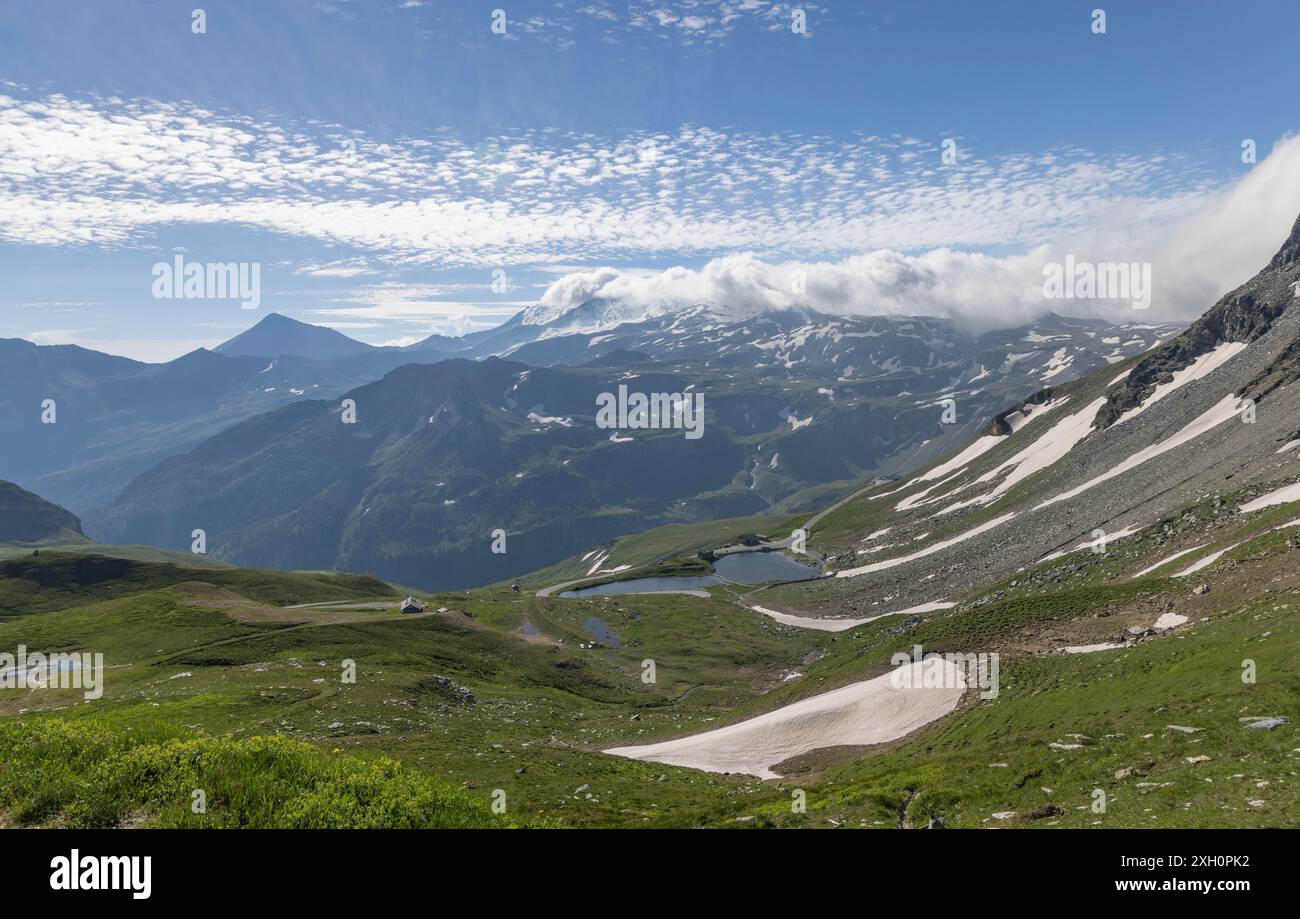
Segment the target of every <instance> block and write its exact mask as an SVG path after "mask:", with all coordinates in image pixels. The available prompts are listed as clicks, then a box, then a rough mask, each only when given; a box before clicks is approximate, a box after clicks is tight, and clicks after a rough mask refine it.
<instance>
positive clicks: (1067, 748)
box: [0, 485, 1300, 827]
mask: <svg viewBox="0 0 1300 919" xmlns="http://www.w3.org/2000/svg"><path fill="white" fill-rule="evenodd" d="M1263 487H1264V486H1262V485H1251V486H1247V487H1246V488H1244V489H1240V490H1239V492H1236V493H1233V494H1232V495H1231V496H1229V497H1230V500H1228V501H1224V500H1222V499H1221V497H1213V498H1207V499H1206V500H1205V501H1204V502H1202V503H1201V504H1198V505H1195V506H1192V507H1188V508H1185V509H1183V510H1182V511H1181V512H1180V513H1178V514H1176V515H1173V516H1171V517H1170V518H1169V519H1168V520H1165V521H1162V522H1160V523H1158V524H1157V525H1154V526H1151V527H1148V528H1147V530H1145V531H1143V532H1142V533H1141V534H1139V535H1137V536H1133V537H1130V538H1128V539H1125V540H1119V541H1116V542H1114V543H1113V544H1111V546H1110V547H1109V548H1108V551H1107V552H1106V553H1105V554H1096V553H1092V552H1088V551H1081V552H1076V553H1071V554H1069V555H1066V556H1064V557H1061V558H1057V559H1054V560H1052V561H1050V562H1044V563H1042V564H1039V565H1036V566H1034V567H1032V568H1030V569H1028V570H1026V571H1023V572H1020V573H1018V574H1017V575H1016V576H1015V577H1013V578H1008V579H1007V580H1006V581H1004V582H1001V583H998V584H993V585H991V586H989V587H987V588H986V589H984V590H982V591H980V592H978V593H975V594H972V595H970V596H968V597H966V598H964V600H963V602H962V603H961V604H960V605H958V606H956V607H954V608H952V609H948V610H937V611H934V612H932V613H928V614H924V615H909V616H891V617H885V618H882V619H878V620H876V621H874V622H871V623H868V624H866V625H863V626H860V627H858V628H855V629H852V630H849V631H846V632H842V633H838V634H832V633H826V632H817V631H812V630H808V629H800V628H794V627H790V626H785V625H781V624H779V623H777V622H774V621H773V620H771V619H769V618H768V617H766V616H763V615H761V614H759V613H756V612H754V611H752V610H750V609H747V608H745V606H744V605H742V604H741V603H738V602H736V600H737V595H738V594H739V595H740V596H741V597H744V596H745V594H744V592H743V589H740V588H729V587H718V588H714V589H712V590H711V591H710V592H709V593H710V596H709V597H707V598H699V597H692V596H619V597H603V598H597V599H584V600H563V599H559V598H548V599H541V598H538V597H536V596H534V595H533V593H532V592H516V591H511V590H509V589H503V588H492V589H482V590H474V591H466V592H459V593H443V594H436V595H433V596H431V597H430V604H429V612H426V613H424V614H421V615H401V614H398V613H396V612H394V611H393V609H392V604H391V602H375V603H369V602H367V601H368V600H372V599H374V598H375V596H377V595H378V594H377V590H378V589H381V588H376V585H375V583H374V582H373V581H372V579H366V578H357V577H355V576H346V575H324V574H315V575H313V574H286V573H279V572H259V571H247V570H243V569H229V570H225V569H221V570H212V571H201V570H198V569H194V568H183V567H179V566H168V565H156V564H147V563H135V562H129V561H124V560H120V559H118V560H112V559H95V558H93V557H92V558H90V559H87V558H82V557H78V556H74V555H62V554H57V553H42V555H41V556H40V557H38V558H27V559H19V560H16V561H14V562H10V563H6V564H5V565H4V566H0V575H3V576H2V577H0V597H3V598H5V600H4V602H5V603H7V604H8V606H7V607H6V609H7V610H8V612H7V613H6V615H7V616H8V617H10V618H8V619H7V621H0V649H12V648H14V647H16V646H17V645H18V644H26V645H27V646H28V647H29V648H31V649H44V650H87V651H98V652H101V653H103V654H104V658H105V664H106V671H105V676H104V694H103V697H102V698H101V699H98V700H95V701H87V700H85V699H84V698H83V694H82V693H81V692H80V691H79V690H71V689H69V690H43V691H36V690H20V689H10V690H0V732H3V733H0V814H2V815H3V816H2V817H0V819H4V820H7V821H8V822H10V823H13V824H21V825H29V824H30V825H78V826H82V825H95V826H111V825H137V824H144V825H168V826H172V825H176V826H193V825H216V826H236V825H250V826H251V825H270V826H288V825H293V826H330V825H353V824H358V825H396V826H416V825H419V826H424V825H475V826H479V825H489V824H488V823H485V822H476V821H489V820H492V819H493V815H492V813H491V811H490V809H489V805H490V803H491V801H492V800H493V795H494V793H495V792H497V791H498V790H500V791H501V792H504V794H505V796H506V797H505V800H506V802H507V810H506V815H505V816H504V817H502V818H500V819H501V820H502V821H503V822H507V823H513V822H519V823H526V822H528V821H546V822H547V823H548V824H551V825H562V826H602V827H603V826H624V827H642V826H764V825H780V826H799V827H805V826H808V827H815V826H820V827H828V826H835V825H839V826H864V827H896V826H899V825H903V824H905V825H924V824H925V823H927V822H929V821H930V820H931V819H934V820H938V821H941V822H942V823H943V824H945V825H948V826H972V827H974V826H1005V827H1021V826H1047V825H1061V826H1068V825H1078V826H1092V825H1098V826H1107V827H1115V826H1275V825H1297V824H1300V805H1297V803H1296V802H1297V798H1296V796H1295V795H1294V776H1293V773H1294V771H1295V769H1296V763H1297V754H1296V753H1295V752H1294V751H1295V750H1296V748H1297V747H1300V737H1298V736H1297V731H1296V727H1297V725H1296V719H1297V717H1298V716H1300V707H1298V706H1297V700H1298V699H1300V676H1298V675H1297V673H1296V671H1295V667H1294V661H1295V660H1296V659H1298V658H1300V620H1298V619H1297V616H1296V611H1297V610H1300V566H1297V565H1296V564H1295V558H1296V554H1295V553H1296V552H1297V551H1300V539H1297V534H1300V530H1294V529H1292V530H1286V529H1282V530H1277V529H1274V528H1275V527H1277V526H1278V525H1280V524H1282V523H1286V522H1289V521H1290V520H1292V519H1294V517H1295V516H1296V515H1297V508H1296V507H1294V506H1291V507H1286V506H1282V507H1278V508H1275V509H1273V510H1270V511H1265V512H1261V513H1259V514H1257V515H1249V516H1242V515H1239V514H1236V513H1234V512H1233V511H1232V508H1233V507H1234V506H1235V505H1236V503H1237V502H1239V501H1240V500H1242V499H1243V498H1245V497H1247V496H1249V495H1250V494H1252V493H1253V492H1255V491H1258V490H1260V489H1261V488H1263ZM732 529H733V527H732V526H731V523H730V522H727V523H726V524H725V525H724V526H722V528H721V529H719V530H718V531H716V532H703V531H699V530H695V529H694V528H691V529H689V530H682V531H675V532H665V533H660V534H657V535H656V536H654V538H653V541H651V542H648V543H642V544H641V545H640V546H635V545H634V546H631V547H629V551H628V557H629V558H640V557H644V558H646V559H652V558H655V557H658V556H660V555H665V554H666V555H673V554H674V553H676V554H681V553H682V552H684V551H685V550H686V549H687V548H689V547H690V546H691V545H692V544H694V543H696V542H698V541H699V540H701V539H703V540H704V542H705V543H706V544H707V543H714V542H725V541H727V540H728V539H729V538H730V537H731V536H734V535H735V534H732V533H731V530H732ZM649 535H650V534H643V537H637V538H636V539H644V538H645V537H646V536H649ZM1234 544H1237V547H1236V548H1235V549H1233V551H1231V552H1229V553H1227V554H1226V555H1224V556H1223V557H1222V558H1221V559H1220V560H1219V561H1218V562H1217V563H1216V564H1214V565H1211V566H1209V567H1207V568H1205V569H1204V570H1203V571H1201V572H1199V573H1198V575H1197V577H1196V578H1195V579H1194V580H1189V579H1177V578H1171V577H1168V576H1167V574H1168V573H1169V568H1161V569H1157V570H1155V571H1153V572H1152V573H1151V574H1149V575H1146V576H1144V577H1141V578H1135V577H1133V575H1134V574H1135V573H1137V572H1138V571H1140V570H1141V569H1143V568H1146V567H1149V566H1150V565H1152V564H1153V563H1154V562H1156V561H1159V560H1160V559H1162V558H1165V557H1167V556H1168V555H1170V554H1172V553H1173V552H1175V551H1179V550H1181V549H1182V548H1184V547H1186V546H1188V545H1197V546H1199V545H1204V546H1205V549H1203V550H1202V552H1209V551H1211V550H1214V549H1217V548H1222V547H1225V546H1227V545H1234ZM633 552H638V553H641V554H639V555H635V556H634V555H633V554H632V553H633ZM1192 557H1195V556H1189V558H1192ZM10 566H17V567H10ZM1171 567H1172V566H1171ZM1201 584H1203V585H1204V586H1205V587H1206V588H1208V589H1206V590H1203V591H1199V592H1198V591H1193V589H1192V588H1193V587H1196V586H1199V585H1201ZM768 593H773V594H774V595H775V594H777V593H778V592H768ZM390 600H391V598H390ZM327 601H333V602H332V603H329V604H328V605H323V606H315V607H311V608H290V607H292V606H294V605H296V604H299V603H326V602H327ZM748 602H752V598H751V599H750V600H749V601H748ZM440 609H441V610H444V611H443V612H439V611H438V610H440ZM17 612H22V613H25V615H15V613H17ZM1166 612H1173V613H1176V614H1178V615H1182V616H1186V617H1187V624H1186V625H1185V626H1183V627H1181V628H1179V629H1177V630H1175V631H1173V632H1170V633H1165V634H1159V635H1151V636H1147V637H1144V638H1143V639H1142V640H1140V641H1136V642H1133V641H1132V639H1131V636H1129V637H1128V638H1127V639H1126V638H1125V636H1128V635H1129V633H1128V629H1129V628H1130V627H1133V628H1139V629H1141V628H1144V627H1148V626H1150V624H1151V623H1152V622H1153V621H1154V620H1155V619H1156V617H1157V616H1160V615H1162V614H1164V613H1166ZM1117 639H1118V640H1128V641H1130V644H1129V645H1128V646H1127V647H1124V648H1121V649H1118V650H1113V651H1100V652H1096V653H1092V654H1082V655H1069V654H1060V653H1054V652H1056V651H1057V650H1058V649H1059V648H1061V647H1062V646H1064V645H1071V644H1089V643H1096V642H1103V641H1114V640H1117ZM916 644H921V645H922V646H923V647H924V648H926V649H927V650H928V651H953V650H955V651H984V652H997V653H999V654H1001V655H1002V670H1001V691H1000V693H999V695H998V697H997V698H996V699H992V700H979V699H976V698H973V697H971V698H968V700H967V701H966V702H965V703H964V704H963V705H962V707H960V708H959V709H958V710H957V711H956V712H954V713H953V714H951V715H949V716H947V717H946V718H943V719H942V720H940V721H938V722H936V723H934V724H932V725H930V726H929V727H928V728H925V729H923V730H921V731H920V732H918V733H917V734H915V735H913V736H912V737H910V738H907V739H905V740H903V741H901V742H896V743H893V744H890V745H888V746H887V747H886V748H884V749H870V750H868V749H861V748H832V749H826V750H821V751H816V752H815V753H812V754H809V755H807V756H804V757H801V758H798V759H796V760H792V761H788V762H787V763H785V764H783V765H782V766H781V767H780V771H781V772H782V773H783V774H784V776H785V777H784V778H783V779H782V780H780V781H777V782H762V781H759V780H758V779H755V778H753V777H750V776H745V775H719V774H709V773H704V772H698V771H694V770H690V769H683V768H677V767H672V766H664V765H659V764H655V763H643V762H636V761H632V760H626V759H622V758H617V757H611V756H607V755H605V754H603V753H601V752H600V751H601V750H604V749H607V748H610V747H613V746H620V745H625V744H637V743H645V742H649V741H652V740H659V739H665V738H670V737H679V736H683V735H687V734H693V733H696V732H699V731H703V730H708V729H711V728H715V727H718V726H721V725H723V724H726V723H728V722H733V721H738V720H741V719H744V718H747V717H751V716H754V715H757V714H760V713H763V712H766V711H771V710H773V709H775V708H778V707H780V706H783V705H786V704H788V703H791V702H794V701H797V700H799V699H804V698H808V697H810V696H814V695H817V694H819V693H822V692H825V691H827V690H829V689H833V688H836V687H839V686H844V685H846V684H848V683H852V682H856V681H859V680H862V679H866V678H870V677H872V676H876V675H878V674H880V673H883V672H885V670H887V669H888V668H889V666H890V663H889V660H890V657H891V655H893V654H895V653H897V652H899V651H910V650H911V648H912V647H913V646H914V645H916ZM1247 660H1249V661H1251V662H1253V667H1254V672H1255V681H1254V682H1244V681H1243V680H1242V673H1243V662H1244V661H1247ZM348 661H351V662H353V663H354V664H355V670H356V679H355V682H347V681H345V680H344V679H343V673H344V672H345V667H346V666H347V664H346V662H348ZM647 661H652V662H653V666H654V673H655V679H654V681H653V682H646V681H645V680H643V677H642V675H643V673H645V672H646V669H645V668H646V662H647ZM1257 716H1282V717H1288V718H1291V719H1292V720H1291V721H1289V722H1285V723H1283V724H1281V725H1280V726H1277V727H1275V728H1274V729H1272V730H1255V729H1250V728H1247V727H1245V722H1243V721H1241V720H1239V719H1242V718H1249V717H1257ZM1171 725H1173V726H1179V727H1186V728H1191V729H1194V730H1192V731H1191V732H1184V731H1182V730H1179V729H1177V728H1173V727H1170V726H1171ZM1053 744H1056V745H1058V746H1057V747H1053V746H1052V745H1053ZM1076 745H1077V746H1076ZM1201 756H1206V757H1209V759H1207V760H1200V759H1199V757H1201ZM387 761H396V762H399V763H401V766H400V767H397V766H395V765H392V763H391V762H387ZM10 763H12V764H13V765H9V764H10ZM41 764H45V765H41ZM38 767H39V769H43V770H44V771H43V772H38V771H37V770H38ZM250 776H252V777H251V778H250ZM1207 779H1209V780H1210V781H1206V780H1207ZM204 783H206V784H204ZM195 787H203V788H204V789H205V790H206V791H207V793H208V800H209V805H210V806H209V813H208V815H207V817H206V818H205V820H206V822H203V821H199V819H198V818H197V817H196V815H193V814H191V813H190V811H189V793H190V791H192V790H193V788H195ZM214 789H215V791H214ZM452 789H454V790H455V791H454V792H453V791H451V790H452ZM795 789H799V790H802V791H804V792H805V793H806V795H807V801H808V811H807V813H795V812H793V811H792V810H791V807H790V802H791V792H792V791H793V790H795ZM1097 790H1100V791H1101V792H1103V793H1104V795H1105V801H1106V808H1105V810H1104V811H1098V812H1094V810H1093V802H1094V801H1095V800H1098V798H1097V797H1096V792H1097ZM213 802H216V803H215V805H214V804H213ZM995 814H997V815H1000V816H994V815H995ZM440 821H441V822H440Z"/></svg>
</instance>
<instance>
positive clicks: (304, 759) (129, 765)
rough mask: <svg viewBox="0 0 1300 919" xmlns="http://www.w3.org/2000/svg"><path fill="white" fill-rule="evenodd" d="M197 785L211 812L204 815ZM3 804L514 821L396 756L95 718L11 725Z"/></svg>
mask: <svg viewBox="0 0 1300 919" xmlns="http://www.w3.org/2000/svg"><path fill="white" fill-rule="evenodd" d="M196 789H202V791H203V793H204V795H205V796H206V812H205V813H201V814H196V813H193V811H192V809H191V804H192V801H193V800H194V799H193V794H194V792H195V790H196ZM0 811H2V812H4V813H5V814H7V817H8V820H9V821H10V822H12V823H16V824H19V825H28V826H30V825H55V826H71V827H116V826H123V825H133V826H156V827H189V828H199V827H273V828H280V827H294V828H309V829H310V828H342V827H365V828H379V827H399V828H452V827H509V826H519V825H522V824H521V822H519V821H515V820H513V819H511V818H509V817H507V816H498V815H496V814H493V813H492V811H491V808H490V806H489V802H488V800H487V799H486V797H484V798H476V797H473V796H471V795H470V794H468V793H467V792H464V791H462V790H460V789H456V788H451V787H449V786H447V785H445V784H444V783H441V782H439V781H437V780H435V779H431V778H428V777H427V776H424V775H421V774H419V773H416V772H412V771H411V770H409V769H407V768H406V767H404V766H402V765H401V764H400V763H397V762H394V761H393V760H389V759H380V760H376V761H367V760H361V759H358V758H356V757H353V756H346V755H341V754H339V753H327V752H325V751H323V750H319V749H317V748H316V747H313V746H311V745H310V744H307V743H304V742H302V741H298V740H291V739H289V738H287V737H274V736H271V737H265V736H264V737H250V738H246V739H242V740H240V739H233V738H216V737H207V736H204V735H200V734H193V733H190V732H186V731H183V730H180V729H173V728H163V727H151V728H148V729H144V730H141V729H138V728H137V729H133V730H130V731H124V730H122V729H120V728H112V727H110V726H108V725H106V724H104V723H100V722H96V721H78V722H70V721H60V720H39V721H17V722H11V723H8V724H4V725H0Z"/></svg>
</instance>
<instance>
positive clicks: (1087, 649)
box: [1061, 641, 1128, 654]
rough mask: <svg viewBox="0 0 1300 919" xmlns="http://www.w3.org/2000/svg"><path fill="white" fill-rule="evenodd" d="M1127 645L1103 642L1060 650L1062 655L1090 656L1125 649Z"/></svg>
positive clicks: (1070, 646)
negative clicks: (1095, 652)
mask: <svg viewBox="0 0 1300 919" xmlns="http://www.w3.org/2000/svg"><path fill="white" fill-rule="evenodd" d="M1126 647H1128V645H1124V644H1120V643H1119V642H1114V641H1104V642H1102V643H1101V644H1097V645H1069V646H1067V647H1064V648H1062V649H1061V653H1062V654H1092V653H1093V652H1094V651H1113V650H1115V649H1116V648H1126Z"/></svg>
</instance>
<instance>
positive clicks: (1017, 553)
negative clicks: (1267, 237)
mask: <svg viewBox="0 0 1300 919" xmlns="http://www.w3.org/2000/svg"><path fill="white" fill-rule="evenodd" d="M1298 248H1300V221H1298V222H1297V224H1296V226H1295V228H1294V229H1293V231H1292V233H1291V235H1290V237H1289V238H1288V239H1287V241H1286V242H1285V243H1284V245H1283V246H1282V248H1281V250H1280V251H1279V253H1278V255H1277V257H1275V258H1274V259H1273V260H1272V261H1271V262H1270V264H1269V265H1268V266H1266V267H1265V268H1264V269H1263V270H1262V271H1261V272H1260V273H1259V274H1258V275H1256V276H1255V277H1254V278H1252V279H1251V280H1250V281H1248V282H1247V283H1246V284H1244V285H1242V286H1241V287H1239V288H1238V289H1236V290H1234V291H1232V292H1230V293H1229V294H1227V295H1225V296H1224V297H1223V299H1222V300H1220V301H1219V303H1218V304H1216V305H1215V306H1214V307H1213V308H1212V309H1210V310H1209V311H1208V312H1207V313H1206V314H1205V316H1204V317H1202V318H1201V319H1200V320H1198V321H1197V322H1196V323H1195V324H1194V325H1193V326H1191V327H1190V328H1189V329H1188V330H1187V331H1186V332H1185V333H1183V334H1182V335H1179V336H1178V337H1177V338H1175V339H1173V340H1171V341H1170V342H1168V343H1167V344H1165V345H1163V346H1162V347H1160V348H1157V349H1156V350H1154V351H1153V352H1151V353H1150V354H1148V355H1146V356H1144V357H1142V358H1140V359H1137V360H1133V361H1130V362H1127V363H1125V364H1123V365H1120V366H1117V367H1114V368H1110V369H1108V370H1106V371H1100V372H1097V373H1095V374H1093V375H1091V376H1088V377H1085V378H1083V379H1081V380H1077V381H1075V382H1072V383H1068V384H1065V385H1062V386H1058V387H1050V388H1049V390H1048V391H1047V392H1045V393H1043V394H1041V395H1039V396H1038V397H1036V398H1035V399H1034V400H1032V401H1031V402H1028V403H1025V404H1023V405H1020V406H1018V407H1017V408H1015V409H1014V410H1013V411H1011V412H1009V413H1005V414H1004V415H1003V416H1001V420H1002V422H1003V423H1002V424H1000V425H995V426H992V427H991V428H990V429H989V430H987V431H986V432H984V434H983V435H982V436H980V437H979V438H977V439H975V440H973V441H971V442H970V443H968V444H967V445H966V446H965V447H964V448H963V449H961V450H959V451H957V452H956V453H954V454H952V455H950V456H948V457H947V458H946V459H945V460H943V461H942V462H939V463H935V464H931V465H930V466H928V467H922V468H921V469H919V471H917V472H915V473H913V474H910V475H908V476H906V477H904V478H903V479H902V480H901V481H896V482H891V483H887V484H880V485H875V486H872V487H869V488H867V489H865V490H864V491H863V492H861V493H860V494H858V495H857V496H855V497H854V498H853V499H852V500H850V501H847V502H845V503H844V504H842V505H841V506H839V507H838V508H836V509H835V510H833V511H831V512H830V513H828V514H826V515H825V516H824V517H823V518H822V519H820V520H818V521H817V523H816V526H815V527H814V532H813V537H812V545H813V546H814V547H815V548H816V549H817V550H818V551H819V552H820V553H822V554H823V555H824V556H826V560H827V563H828V566H829V569H830V570H831V572H832V574H833V575H834V577H833V578H828V579H824V580H821V581H817V582H812V583H809V584H806V585H792V586H789V587H786V588H783V589H782V590H781V594H782V597H783V600H784V601H785V603H786V604H787V607H788V608H791V609H806V610H820V609H827V608H834V609H837V610H840V611H849V612H851V611H853V610H855V609H858V610H861V609H877V608H880V606H881V604H882V603H884V602H885V600H886V599H887V598H894V597H906V598H909V599H914V600H916V601H917V602H920V601H923V600H925V601H931V600H942V599H944V598H947V597H950V596H953V595H958V594H961V593H963V592H965V591H968V590H970V589H971V588H973V587H974V586H976V585H978V584H984V583H989V582H990V581H996V580H998V579H1000V578H1004V577H1010V576H1014V575H1015V573H1016V572H1017V570H1019V569H1024V568H1026V567H1028V566H1032V565H1034V564H1036V563H1038V562H1040V561H1042V560H1043V559H1044V558H1047V559H1049V560H1050V559H1051V558H1055V557H1059V555H1058V554H1068V553H1070V552H1072V551H1074V550H1076V549H1077V548H1078V547H1080V546H1081V545H1084V544H1085V543H1089V542H1096V541H1097V540H1100V541H1101V543H1102V544H1103V545H1104V544H1105V543H1106V542H1107V541H1112V540H1119V539H1124V538H1130V537H1132V536H1133V534H1136V533H1144V532H1146V533H1149V532H1150V529H1149V528H1151V527H1153V526H1155V525H1156V523H1157V522H1158V521H1161V520H1163V519H1164V518H1165V517H1166V516H1167V515H1168V514H1170V513H1171V512H1172V511H1173V510H1175V509H1177V508H1180V507H1184V506H1187V505H1191V504H1194V503H1196V502H1197V501H1198V500H1199V499H1201V498H1202V497H1203V496H1205V495H1207V494H1212V493H1218V492H1224V491H1233V492H1240V491H1241V490H1242V489H1246V490H1247V491H1246V493H1247V494H1248V495H1256V493H1258V495H1267V494H1269V493H1271V492H1275V491H1279V490H1281V491H1280V493H1281V494H1283V495H1285V494H1286V492H1285V489H1286V488H1287V487H1289V486H1290V484H1291V482H1292V481H1293V480H1294V479H1295V478H1296V477H1297V476H1300V452H1297V450H1296V447H1297V446H1300V443H1298V442H1297V437H1298V436H1300V434H1298V431H1297V429H1298V428H1300V423H1298V422H1297V419H1300V389H1298V388H1297V387H1295V386H1294V385H1293V383H1294V381H1295V380H1296V378H1297V377H1298V376H1300V373H1298V372H1297V367H1296V361H1295V354H1296V351H1297V348H1298V347H1300V345H1297V342H1298V341H1300V261H1297V258H1296V252H1297V249H1298ZM1007 422H1009V423H1007Z"/></svg>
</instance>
